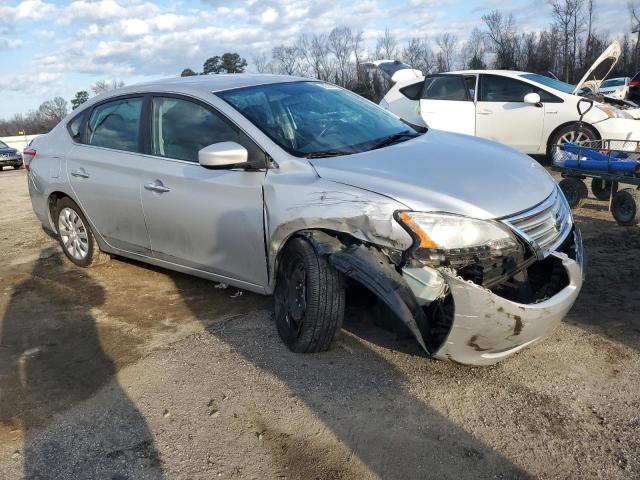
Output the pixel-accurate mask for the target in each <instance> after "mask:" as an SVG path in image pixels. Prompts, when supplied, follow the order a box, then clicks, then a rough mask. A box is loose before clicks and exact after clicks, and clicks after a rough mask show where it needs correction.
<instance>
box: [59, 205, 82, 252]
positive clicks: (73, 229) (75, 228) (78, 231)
mask: <svg viewBox="0 0 640 480" xmlns="http://www.w3.org/2000/svg"><path fill="white" fill-rule="evenodd" d="M58 234H59V235H60V239H61V240H62V245H63V247H64V249H65V250H66V251H67V253H68V254H69V255H70V256H71V257H73V258H75V259H76V260H84V259H85V258H86V257H87V255H88V254H89V235H88V232H87V227H86V226H85V224H84V222H83V221H82V218H80V215H78V213H77V212H76V211H74V210H73V209H71V208H68V207H65V208H63V209H62V210H60V215H59V216H58Z"/></svg>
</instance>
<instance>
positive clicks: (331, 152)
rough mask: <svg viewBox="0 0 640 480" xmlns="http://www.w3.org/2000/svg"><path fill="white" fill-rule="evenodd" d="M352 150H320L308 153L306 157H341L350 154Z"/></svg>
mask: <svg viewBox="0 0 640 480" xmlns="http://www.w3.org/2000/svg"><path fill="white" fill-rule="evenodd" d="M351 153H354V152H351V151H348V150H321V151H319V152H311V153H307V154H306V155H305V156H304V157H305V158H325V157H339V156H341V155H349V154H351Z"/></svg>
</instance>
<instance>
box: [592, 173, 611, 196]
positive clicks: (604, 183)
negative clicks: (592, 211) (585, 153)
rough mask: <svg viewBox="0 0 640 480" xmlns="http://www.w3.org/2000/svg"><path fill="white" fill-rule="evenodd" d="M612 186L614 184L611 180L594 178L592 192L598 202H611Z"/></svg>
mask: <svg viewBox="0 0 640 480" xmlns="http://www.w3.org/2000/svg"><path fill="white" fill-rule="evenodd" d="M611 185H612V183H611V182H610V181H609V180H604V179H602V178H592V179H591V192H592V193H593V196H594V197H596V198H597V199H598V200H609V197H610V196H611Z"/></svg>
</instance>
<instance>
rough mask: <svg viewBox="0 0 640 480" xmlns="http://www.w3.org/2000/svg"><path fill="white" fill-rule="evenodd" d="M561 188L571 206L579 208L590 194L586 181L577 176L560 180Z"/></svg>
mask: <svg viewBox="0 0 640 480" xmlns="http://www.w3.org/2000/svg"><path fill="white" fill-rule="evenodd" d="M560 189H561V190H562V193H564V196H565V197H566V199H567V202H568V203H569V206H570V207H571V208H578V207H579V206H580V205H582V203H583V202H584V200H585V198H587V196H588V195H589V190H588V189H587V186H586V185H585V183H584V182H583V181H582V180H580V179H579V178H576V177H567V178H563V179H562V181H561V182H560Z"/></svg>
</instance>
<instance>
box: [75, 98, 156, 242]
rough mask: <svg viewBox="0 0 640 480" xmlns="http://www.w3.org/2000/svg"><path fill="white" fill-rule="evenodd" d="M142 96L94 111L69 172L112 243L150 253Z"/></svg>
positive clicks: (92, 217)
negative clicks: (143, 197)
mask: <svg viewBox="0 0 640 480" xmlns="http://www.w3.org/2000/svg"><path fill="white" fill-rule="evenodd" d="M142 104H143V100H142V98H141V97H133V98H120V99H116V100H112V101H109V102H105V103H102V104H99V105H97V106H96V107H94V108H93V110H92V112H91V114H90V117H89V120H88V122H87V124H86V127H85V131H84V132H83V133H82V134H78V135H77V136H75V137H74V140H75V141H77V142H78V143H76V144H75V145H74V146H73V148H72V149H71V151H70V152H69V154H68V155H67V160H66V168H67V174H68V176H69V181H70V183H71V187H72V189H73V191H74V193H75V195H76V198H77V199H78V202H79V203H80V208H82V211H83V212H84V213H85V215H86V216H87V217H88V218H89V221H90V222H91V223H92V224H93V225H94V226H95V228H96V229H97V231H98V233H99V234H100V235H101V236H102V237H103V238H104V239H105V241H107V242H108V243H109V244H110V245H112V246H114V247H116V248H118V249H121V250H126V251H128V252H133V253H139V254H149V253H150V246H149V237H148V235H147V229H146V226H145V222H144V217H143V215H142V205H141V202H140V181H141V179H142V178H143V176H142V173H143V171H144V164H143V163H142V162H141V160H143V158H142V157H141V155H140V154H139V153H138V152H139V151H140V139H139V137H140V135H139V132H140V117H141V112H142Z"/></svg>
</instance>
